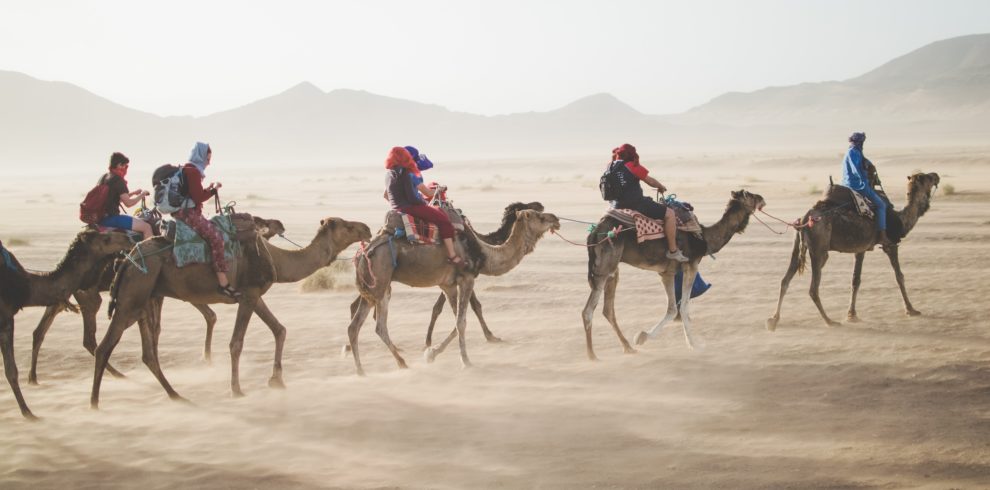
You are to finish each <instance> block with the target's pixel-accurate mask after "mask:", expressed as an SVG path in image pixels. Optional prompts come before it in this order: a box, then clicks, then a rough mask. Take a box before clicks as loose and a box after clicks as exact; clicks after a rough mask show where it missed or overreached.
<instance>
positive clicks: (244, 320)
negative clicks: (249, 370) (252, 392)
mask: <svg viewBox="0 0 990 490" xmlns="http://www.w3.org/2000/svg"><path fill="white" fill-rule="evenodd" d="M259 300H260V298H256V297H251V298H249V297H244V296H242V297H241V300H240V302H239V303H238V305H237V319H236V320H235V321H234V334H233V335H231V337H230V393H231V394H232V395H233V396H234V397H235V398H236V397H242V396H244V392H243V391H241V378H240V362H241V350H242V349H243V348H244V334H245V333H247V327H248V323H249V322H250V321H251V315H252V314H253V313H254V310H255V308H256V307H257V304H258V301H259Z"/></svg>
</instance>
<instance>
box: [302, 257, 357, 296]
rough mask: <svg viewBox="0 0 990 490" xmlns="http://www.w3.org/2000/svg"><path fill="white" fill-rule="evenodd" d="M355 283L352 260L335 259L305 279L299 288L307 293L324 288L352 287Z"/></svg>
mask: <svg viewBox="0 0 990 490" xmlns="http://www.w3.org/2000/svg"><path fill="white" fill-rule="evenodd" d="M353 284H354V266H352V265H351V262H350V260H348V259H346V258H345V259H341V258H340V257H338V260H335V261H334V262H333V263H331V264H330V265H328V266H326V267H323V268H321V269H319V270H317V271H316V272H314V273H313V274H312V275H310V276H309V277H307V278H306V279H304V280H303V282H302V284H301V285H300V286H299V288H300V289H301V290H302V291H304V292H307V293H311V292H314V291H323V290H330V291H332V290H335V289H344V288H349V287H352V286H353Z"/></svg>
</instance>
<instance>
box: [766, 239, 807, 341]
mask: <svg viewBox="0 0 990 490" xmlns="http://www.w3.org/2000/svg"><path fill="white" fill-rule="evenodd" d="M801 233H802V231H801V230H798V231H797V233H796V234H795V236H794V250H793V251H791V263H790V264H789V265H788V266H787V272H785V273H784V277H783V278H782V279H781V280H780V296H779V297H778V298H777V309H776V310H774V312H773V315H772V316H771V317H770V318H767V323H766V327H767V330H769V331H771V332H773V331H774V330H777V322H779V321H780V307H781V306H782V305H783V304H784V295H785V294H787V287H788V286H789V285H790V284H791V279H794V274H797V271H798V268H799V267H800V264H801Z"/></svg>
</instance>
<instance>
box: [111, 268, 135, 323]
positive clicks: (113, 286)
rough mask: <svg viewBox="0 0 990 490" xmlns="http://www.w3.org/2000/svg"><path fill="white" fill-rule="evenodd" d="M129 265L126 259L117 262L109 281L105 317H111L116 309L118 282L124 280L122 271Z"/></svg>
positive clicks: (118, 290)
mask: <svg viewBox="0 0 990 490" xmlns="http://www.w3.org/2000/svg"><path fill="white" fill-rule="evenodd" d="M130 265H131V264H130V262H128V261H127V260H121V261H120V262H118V264H117V271H116V272H115V273H114V275H113V282H111V283H110V304H109V305H107V318H113V312H114V311H115V310H116V309H117V294H118V293H119V292H120V283H121V282H123V281H124V272H125V271H126V270H127V268H128V267H129V266H130Z"/></svg>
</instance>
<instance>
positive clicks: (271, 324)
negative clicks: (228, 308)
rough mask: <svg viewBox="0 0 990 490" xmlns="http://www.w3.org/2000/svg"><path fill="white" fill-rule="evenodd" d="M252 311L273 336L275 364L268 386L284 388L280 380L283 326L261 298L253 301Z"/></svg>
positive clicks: (283, 343)
mask: <svg viewBox="0 0 990 490" xmlns="http://www.w3.org/2000/svg"><path fill="white" fill-rule="evenodd" d="M254 313H255V314H256V315H258V318H261V321H263V322H265V325H268V329H269V330H271V331H272V336H274V337H275V364H274V366H273V367H272V377H271V379H269V380H268V386H269V387H272V388H285V382H284V381H282V349H283V348H284V347H285V332H286V330H285V327H284V326H282V324H281V323H280V322H279V321H278V319H277V318H275V315H274V314H272V310H269V309H268V305H267V304H265V300H264V299H262V298H258V302H257V303H255V305H254Z"/></svg>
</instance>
